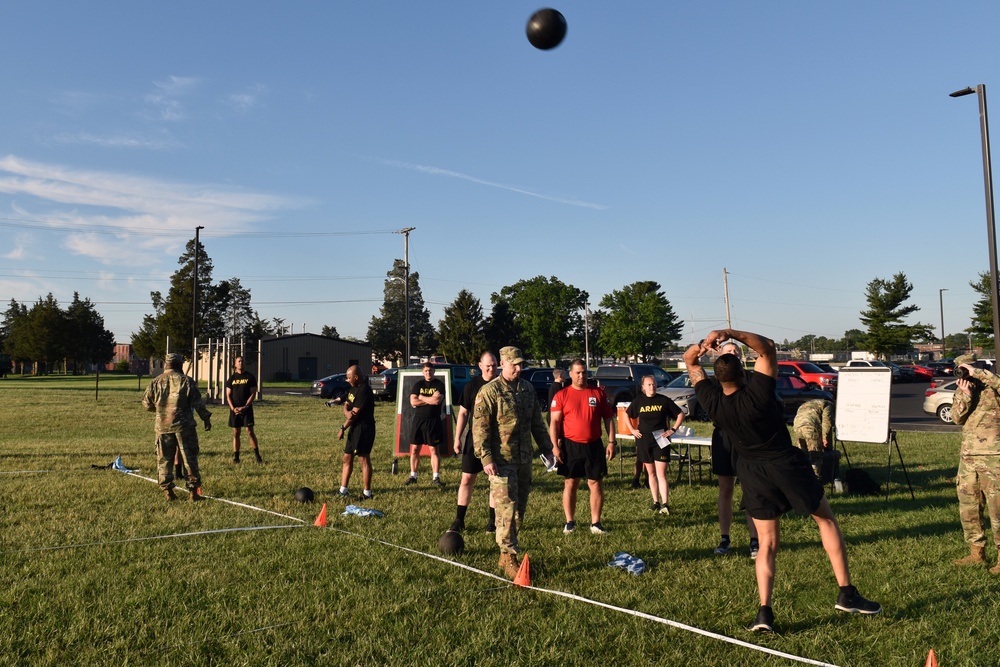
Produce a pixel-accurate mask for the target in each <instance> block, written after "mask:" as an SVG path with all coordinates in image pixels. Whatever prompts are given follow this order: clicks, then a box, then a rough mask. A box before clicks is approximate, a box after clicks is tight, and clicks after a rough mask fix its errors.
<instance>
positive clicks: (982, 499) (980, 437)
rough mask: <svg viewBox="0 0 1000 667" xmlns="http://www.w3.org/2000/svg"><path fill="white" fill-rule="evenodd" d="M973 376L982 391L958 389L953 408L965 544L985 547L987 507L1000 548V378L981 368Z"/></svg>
mask: <svg viewBox="0 0 1000 667" xmlns="http://www.w3.org/2000/svg"><path fill="white" fill-rule="evenodd" d="M956 361H958V360H956ZM970 375H971V376H972V377H973V378H975V379H977V380H979V381H981V382H982V385H983V386H982V388H981V389H979V390H978V391H977V390H975V389H973V390H972V394H971V395H969V394H967V393H965V392H963V391H958V390H956V391H955V397H954V399H953V403H952V406H951V417H952V419H954V420H955V423H956V424H958V425H960V426H962V453H961V456H960V458H959V462H958V476H957V477H956V487H957V490H958V514H959V519H960V520H961V522H962V531H963V532H964V533H965V541H966V542H968V543H969V545H971V546H974V547H976V546H978V547H984V546H986V534H985V526H984V525H983V520H982V515H981V508H982V507H983V505H984V504H985V506H986V510H987V512H988V513H989V515H990V524H991V525H992V527H993V544H994V546H995V547H998V548H1000V393H998V391H1000V377H997V376H996V375H994V374H993V373H990V372H989V371H986V370H982V369H978V368H977V369H975V370H973V371H972V373H971V374H970Z"/></svg>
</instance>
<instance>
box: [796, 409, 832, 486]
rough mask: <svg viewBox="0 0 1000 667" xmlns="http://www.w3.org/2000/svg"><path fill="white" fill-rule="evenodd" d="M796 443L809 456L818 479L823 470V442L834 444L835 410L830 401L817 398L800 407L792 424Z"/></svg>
mask: <svg viewBox="0 0 1000 667" xmlns="http://www.w3.org/2000/svg"><path fill="white" fill-rule="evenodd" d="M792 431H794V433H795V442H796V443H798V446H799V448H800V449H801V450H802V451H804V452H805V453H806V455H807V456H809V461H810V462H811V463H812V468H813V472H815V473H816V477H820V476H821V472H822V468H823V441H824V440H826V442H827V443H831V444H832V443H833V409H832V408H831V404H830V401H827V400H826V399H822V398H816V399H813V400H811V401H806V402H805V403H803V404H802V405H800V406H799V409H798V410H797V411H796V413H795V421H794V422H792Z"/></svg>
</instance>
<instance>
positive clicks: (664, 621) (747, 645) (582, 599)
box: [125, 473, 837, 667]
mask: <svg viewBox="0 0 1000 667" xmlns="http://www.w3.org/2000/svg"><path fill="white" fill-rule="evenodd" d="M125 474H127V475H131V476H132V477H138V478H139V479H144V480H146V481H148V482H153V483H154V484H158V483H159V482H158V481H157V480H155V479H151V478H149V477H144V476H142V475H136V474H135V473H125ZM204 497H205V498H211V499H212V500H219V501H222V502H225V503H229V504H230V505H236V506H238V507H245V508H247V509H252V510H255V511H258V512H264V513H266V514H274V515H276V516H281V517H285V518H288V519H292V520H294V521H298V522H300V523H302V524H305V523H306V521H305V520H303V519H300V518H298V517H293V516H289V515H287V514H280V513H278V512H273V511H271V510H267V509H264V508H262V507H256V506H254V505H247V504H244V503H239V502H236V501H233V500H227V499H225V498H215V497H213V496H204ZM300 527H301V526H269V528H300ZM327 529H328V530H333V531H336V532H338V533H343V534H345V535H351V536H352V537H359V538H361V539H363V540H368V541H370V542H375V543H377V544H382V545H385V546H387V547H392V548H393V549H399V550H400V551H406V552H408V553H412V554H417V555H419V556H424V557H426V558H431V559H434V560H437V561H440V562H442V563H446V564H448V565H451V566H453V567H458V568H460V569H463V570H467V571H469V572H474V573H476V574H478V575H481V576H484V577H489V578H492V579H497V580H499V581H502V582H504V583H505V584H510V585H512V586H513V585H514V584H513V583H512V582H511V581H510V580H509V579H507V578H505V577H501V576H499V575H496V574H493V573H492V572H486V571H485V570H480V569H478V568H475V567H472V566H471V565H465V564H464V563H459V562H457V561H455V560H451V559H448V558H442V557H441V556H435V555H434V554H429V553H426V552H423V551H418V550H417V549H410V548H409V547H403V546H400V545H398V544H393V543H392V542H386V541H384V540H379V539H376V538H374V537H368V536H367V535H361V534H360V533H352V532H351V531H349V530H344V529H342V528H334V527H332V526H327ZM231 530H253V529H248V528H243V529H233V528H228V529H221V530H215V531H204V532H205V533H213V532H227V531H231ZM186 534H188V535H197V534H199V533H186ZM165 537H171V536H169V535H168V536H165ZM140 539H154V538H140ZM521 588H525V589H528V590H532V591H538V592H540V593H548V594H550V595H556V596H559V597H564V598H567V599H570V600H576V601H577V602H586V603H587V604H592V605H594V606H596V607H602V608H604V609H610V610H612V611H617V612H621V613H623V614H628V615H630V616H635V617H637V618H642V619H645V620H647V621H654V622H656V623H662V624H664V625H669V626H670V627H673V628H677V629H679V630H686V631H688V632H693V633H695V634H698V635H702V636H703V637H709V638H711V639H717V640H719V641H721V642H725V643H727V644H734V645H736V646H741V647H743V648H747V649H751V650H753V651H760V652H762V653H767V654H770V655H774V656H777V657H779V658H785V659H787V660H792V661H795V662H801V663H804V664H807V665H817V666H818V667H837V665H835V664H833V663H829V662H822V661H819V660H812V659H810V658H803V657H800V656H797V655H793V654H791V653H783V652H781V651H777V650H775V649H771V648H767V647H766V646H759V645H757V644H751V643H750V642H745V641H742V640H739V639H735V638H733V637H727V636H726V635H720V634H718V633H715V632H710V631H708V630H702V629H701V628H696V627H694V626H693V625H686V624H684V623H679V622H677V621H672V620H670V619H667V618H662V617H660V616H653V615H652V614H647V613H644V612H641V611H635V610H634V609H626V608H625V607H616V606H615V605H612V604H608V603H606V602H599V601H597V600H591V599H590V598H585V597H582V596H580V595H574V594H573V593H566V592H563V591H557V590H552V589H549V588H537V587H535V586H521Z"/></svg>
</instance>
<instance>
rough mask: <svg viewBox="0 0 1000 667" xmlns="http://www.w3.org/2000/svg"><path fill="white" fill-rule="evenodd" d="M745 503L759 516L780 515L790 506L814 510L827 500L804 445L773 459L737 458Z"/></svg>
mask: <svg viewBox="0 0 1000 667" xmlns="http://www.w3.org/2000/svg"><path fill="white" fill-rule="evenodd" d="M736 469H737V474H738V476H739V478H740V484H741V485H742V486H743V506H744V507H745V508H746V510H747V512H749V514H750V516H752V517H753V518H755V519H777V518H778V517H780V516H781V515H782V514H784V513H785V512H787V511H788V510H795V511H796V512H801V513H802V514H813V513H814V512H815V511H816V509H817V508H818V507H819V503H820V501H822V500H823V485H822V484H820V482H819V480H818V479H816V473H815V472H813V469H812V465H810V463H809V457H808V455H806V453H805V452H803V451H802V450H801V449H790V450H789V451H788V453H787V454H783V455H781V457H780V458H777V459H772V460H759V459H752V460H751V459H747V458H745V457H742V456H741V457H738V458H737V459H736Z"/></svg>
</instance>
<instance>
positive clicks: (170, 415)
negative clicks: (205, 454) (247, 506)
mask: <svg viewBox="0 0 1000 667" xmlns="http://www.w3.org/2000/svg"><path fill="white" fill-rule="evenodd" d="M142 406H143V407H144V408H146V410H147V411H148V412H155V413H156V458H157V466H156V471H157V478H158V479H159V483H160V487H161V488H162V489H163V490H165V491H166V490H168V489H172V488H174V454H175V453H176V451H177V448H178V447H180V451H181V456H182V457H183V459H184V465H185V466H186V467H187V469H188V478H187V488H188V489H190V490H194V489H197V488H199V487H200V486H201V474H200V472H199V471H198V431H197V427H196V424H195V421H194V414H193V412H192V410H197V411H198V415H199V416H200V417H201V419H202V421H204V422H205V428H206V429H208V428H210V424H211V422H210V421H209V420H210V419H211V418H212V413H211V412H209V411H208V409H207V408H206V407H205V401H203V400H202V398H201V392H200V391H198V385H197V384H195V381H194V380H192V379H191V378H189V377H188V376H186V375H184V374H183V373H181V372H180V371H176V370H173V369H172V368H169V367H168V368H166V369H165V370H164V372H163V373H161V374H160V375H159V376H157V377H155V378H153V381H152V382H150V383H149V386H148V387H146V393H145V394H144V395H143V397H142Z"/></svg>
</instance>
